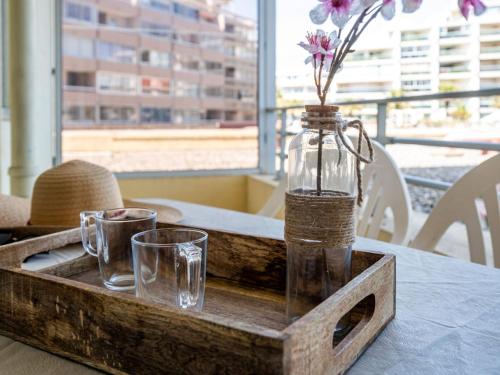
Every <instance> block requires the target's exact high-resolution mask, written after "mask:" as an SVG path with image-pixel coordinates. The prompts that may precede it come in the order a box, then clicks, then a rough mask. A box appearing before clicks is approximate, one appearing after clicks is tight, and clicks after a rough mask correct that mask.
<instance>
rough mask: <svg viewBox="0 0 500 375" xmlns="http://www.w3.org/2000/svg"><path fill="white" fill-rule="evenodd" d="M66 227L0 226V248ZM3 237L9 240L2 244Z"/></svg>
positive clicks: (62, 229)
mask: <svg viewBox="0 0 500 375" xmlns="http://www.w3.org/2000/svg"><path fill="white" fill-rule="evenodd" d="M68 229H70V228H68V227H61V226H55V225H54V226H52V225H46V226H36V225H25V226H20V227H0V250H1V249H2V246H6V245H9V244H11V243H14V242H18V241H26V240H29V239H32V238H35V237H40V236H44V235H47V234H51V233H56V232H61V231H64V230H68ZM4 237H5V238H4ZM4 239H5V240H7V239H8V241H9V242H8V243H7V244H4Z"/></svg>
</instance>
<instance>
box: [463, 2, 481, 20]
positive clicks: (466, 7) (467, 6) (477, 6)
mask: <svg viewBox="0 0 500 375" xmlns="http://www.w3.org/2000/svg"><path fill="white" fill-rule="evenodd" d="M458 7H459V8H460V12H462V15H463V16H464V17H465V18H466V19H468V18H469V12H470V8H471V7H472V8H473V9H474V15H476V16H480V15H481V14H483V13H484V12H485V11H486V5H484V3H483V2H482V1H481V0H458Z"/></svg>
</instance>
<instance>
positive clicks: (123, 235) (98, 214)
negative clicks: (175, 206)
mask: <svg viewBox="0 0 500 375" xmlns="http://www.w3.org/2000/svg"><path fill="white" fill-rule="evenodd" d="M156 216H157V215H156V211H154V210H149V209H145V208H116V209H111V210H102V211H84V212H81V213H80V223H81V232H82V244H83V247H84V248H85V250H86V251H87V253H89V254H90V255H93V256H95V257H97V258H98V261H99V270H100V274H101V278H102V281H103V283H104V286H105V287H106V288H108V289H111V290H115V291H125V290H132V289H134V287H135V282H134V268H133V262H132V248H131V243H130V239H131V237H132V236H133V235H134V234H136V233H139V232H142V231H145V230H150V229H154V228H156ZM91 221H94V222H95V232H96V233H95V234H96V240H95V244H96V248H94V247H93V246H92V242H94V241H91V239H90V234H89V229H90V225H91Z"/></svg>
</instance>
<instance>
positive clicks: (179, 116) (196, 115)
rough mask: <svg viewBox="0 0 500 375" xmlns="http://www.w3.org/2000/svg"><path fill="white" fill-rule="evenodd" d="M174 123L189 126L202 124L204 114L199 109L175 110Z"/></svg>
mask: <svg viewBox="0 0 500 375" xmlns="http://www.w3.org/2000/svg"><path fill="white" fill-rule="evenodd" d="M173 120H174V123H176V124H182V125H187V126H193V125H200V124H201V123H202V115H201V113H200V112H199V111H197V110H179V109H177V110H175V111H174V116H173Z"/></svg>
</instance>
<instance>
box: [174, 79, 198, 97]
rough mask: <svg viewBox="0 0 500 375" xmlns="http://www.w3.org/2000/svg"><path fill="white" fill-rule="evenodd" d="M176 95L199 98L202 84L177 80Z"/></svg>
mask: <svg viewBox="0 0 500 375" xmlns="http://www.w3.org/2000/svg"><path fill="white" fill-rule="evenodd" d="M175 96H180V97H191V98H198V97H199V96H200V85H199V84H197V83H189V82H183V81H177V82H176V83H175Z"/></svg>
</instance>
